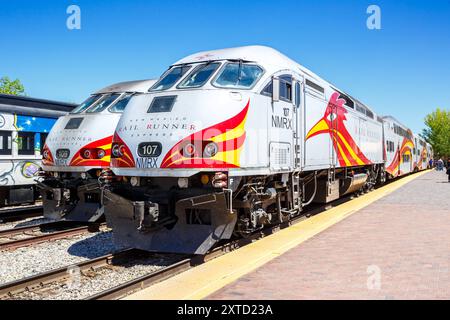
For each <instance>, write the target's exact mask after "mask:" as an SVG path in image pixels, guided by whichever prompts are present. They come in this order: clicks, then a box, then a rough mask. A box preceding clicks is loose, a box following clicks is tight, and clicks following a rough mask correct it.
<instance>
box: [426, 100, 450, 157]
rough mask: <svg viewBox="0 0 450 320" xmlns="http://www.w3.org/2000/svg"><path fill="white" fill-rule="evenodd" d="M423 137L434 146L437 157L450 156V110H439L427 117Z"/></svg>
mask: <svg viewBox="0 0 450 320" xmlns="http://www.w3.org/2000/svg"><path fill="white" fill-rule="evenodd" d="M425 125H426V126H427V128H426V129H424V130H423V132H422V136H423V137H424V138H425V140H426V141H427V142H428V143H430V144H431V145H432V146H433V150H434V154H435V156H439V157H449V156H450V110H443V109H440V108H437V109H436V110H435V111H433V112H432V113H430V114H428V115H427V116H426V117H425Z"/></svg>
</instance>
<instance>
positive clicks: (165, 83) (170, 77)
mask: <svg viewBox="0 0 450 320" xmlns="http://www.w3.org/2000/svg"><path fill="white" fill-rule="evenodd" d="M190 68H191V66H186V65H185V66H178V67H173V68H172V69H170V70H168V71H167V72H166V73H165V74H164V75H162V76H161V80H159V81H158V82H157V83H155V85H154V86H153V87H152V88H151V89H150V90H151V91H158V90H166V89H169V88H170V87H172V86H173V85H174V84H175V83H177V82H178V80H180V79H181V77H183V76H184V75H185V73H186V72H187V71H188V70H189V69H190Z"/></svg>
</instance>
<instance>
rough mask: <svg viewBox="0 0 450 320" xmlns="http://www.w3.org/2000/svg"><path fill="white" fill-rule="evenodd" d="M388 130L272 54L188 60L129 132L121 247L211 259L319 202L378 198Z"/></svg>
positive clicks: (124, 147) (116, 187)
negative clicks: (227, 243) (352, 196)
mask: <svg viewBox="0 0 450 320" xmlns="http://www.w3.org/2000/svg"><path fill="white" fill-rule="evenodd" d="M383 123H384V122H383V119H382V118H381V117H380V116H378V115H377V114H376V113H375V112H374V111H373V110H371V109H370V108H369V107H368V106H366V105H365V104H363V103H362V102H360V101H359V100H357V99H355V98H354V97H352V96H351V95H349V94H348V93H346V92H344V91H342V90H340V89H338V88H337V87H336V86H334V85H332V84H330V83H329V82H327V81H325V80H323V79H322V78H320V77H319V76H317V75H316V74H314V73H313V72H311V71H310V70H308V69H306V68H304V67H303V66H301V65H299V64H298V63H296V62H294V61H293V60H291V59H289V58H288V57H286V56H284V55H283V54H281V53H280V52H278V51H276V50H274V49H272V48H268V47H262V46H250V47H240V48H232V49H224V50H215V51H208V52H201V53H197V54H194V55H191V56H188V57H186V58H184V59H181V60H180V61H178V62H176V63H175V64H174V65H172V66H171V67H170V68H169V69H168V70H167V71H166V72H165V73H164V74H163V75H162V76H161V78H160V79H159V81H158V82H157V83H156V84H155V85H154V86H153V87H152V88H151V89H150V91H149V92H148V93H147V94H142V95H139V96H136V97H134V98H132V99H131V101H130V103H129V105H128V107H127V110H126V111H125V112H124V114H123V116H122V117H121V119H120V121H119V123H118V125H117V128H116V131H115V134H114V138H113V149H114V148H115V149H117V150H118V152H117V153H116V154H113V156H112V157H111V168H112V171H113V173H114V174H115V179H113V180H112V182H111V183H109V184H108V185H107V187H106V188H105V193H104V199H105V214H106V216H107V220H108V222H109V224H110V225H112V227H113V229H114V239H115V241H116V243H119V244H121V245H125V246H128V247H135V248H140V249H144V250H158V251H168V252H186V253H196V254H203V253H205V252H207V251H208V250H209V249H210V248H211V247H212V246H214V244H215V243H216V242H217V241H219V240H221V239H229V238H231V237H232V236H233V235H238V236H246V235H248V234H250V233H253V232H255V231H258V230H261V229H262V228H263V227H264V226H265V225H269V224H274V223H280V222H284V221H287V220H289V219H290V218H292V217H293V216H295V215H299V214H301V212H302V210H303V208H304V207H305V206H307V205H308V204H310V203H312V202H319V203H327V202H330V201H333V200H335V199H337V198H339V197H340V196H343V195H345V194H348V193H353V192H363V191H369V190H370V189H372V188H373V187H374V186H375V184H377V183H383V182H384V181H385V178H386V168H385V163H386V161H385V157H386V155H385V152H384V143H383ZM125 178H126V179H125Z"/></svg>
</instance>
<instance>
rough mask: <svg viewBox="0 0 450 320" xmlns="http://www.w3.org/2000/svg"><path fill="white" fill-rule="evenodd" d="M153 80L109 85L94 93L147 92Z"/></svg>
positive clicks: (153, 82)
mask: <svg viewBox="0 0 450 320" xmlns="http://www.w3.org/2000/svg"><path fill="white" fill-rule="evenodd" d="M155 82H156V80H155V79H147V80H135V81H125V82H119V83H115V84H112V85H109V86H107V87H105V88H103V89H101V90H99V91H97V92H96V93H110V92H147V91H148V89H150V87H151V86H152V85H153V84H155Z"/></svg>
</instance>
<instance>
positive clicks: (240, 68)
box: [236, 60, 242, 85]
mask: <svg viewBox="0 0 450 320" xmlns="http://www.w3.org/2000/svg"><path fill="white" fill-rule="evenodd" d="M241 79H242V60H239V70H238V81H237V83H236V85H237V84H239V82H241Z"/></svg>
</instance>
